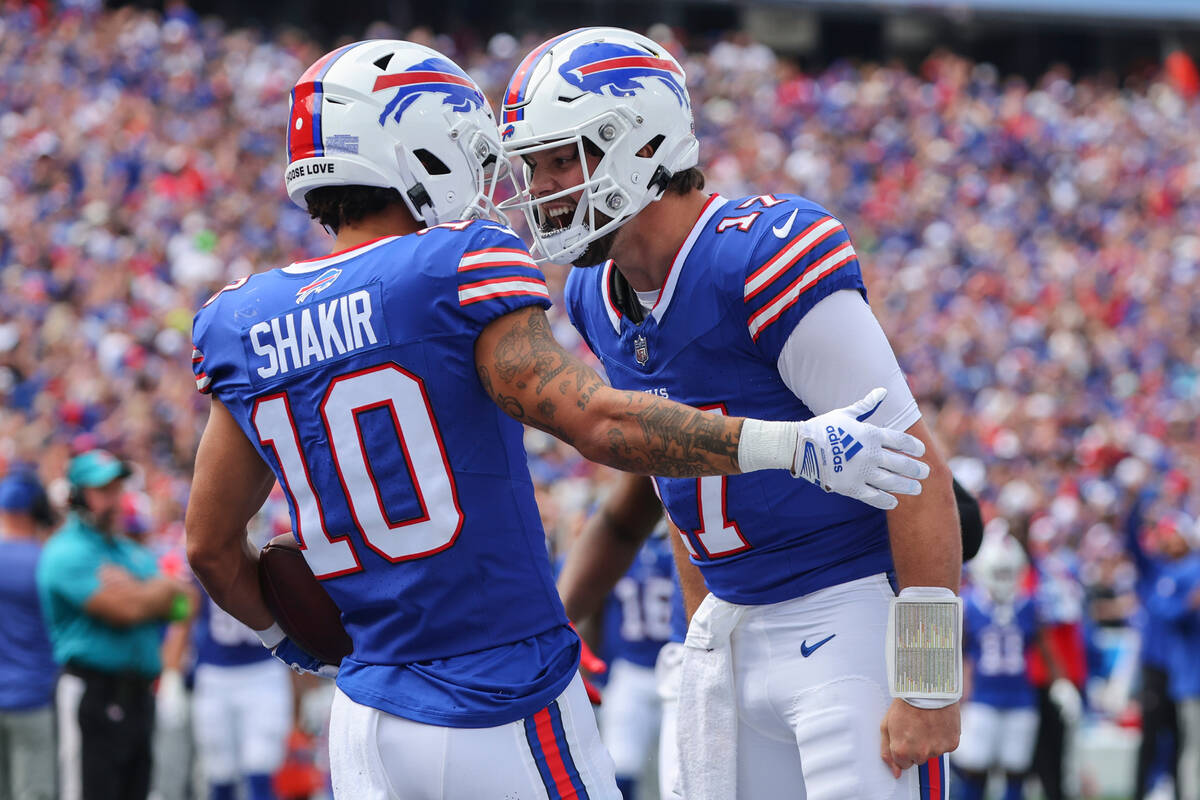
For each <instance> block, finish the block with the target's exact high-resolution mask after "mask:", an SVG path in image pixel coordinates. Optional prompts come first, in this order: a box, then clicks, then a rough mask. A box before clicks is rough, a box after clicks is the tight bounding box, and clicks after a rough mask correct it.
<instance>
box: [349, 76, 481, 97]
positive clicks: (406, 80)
mask: <svg viewBox="0 0 1200 800" xmlns="http://www.w3.org/2000/svg"><path fill="white" fill-rule="evenodd" d="M414 83H453V84H455V85H457V86H466V87H468V88H470V89H474V88H475V84H474V83H472V82H471V79H470V78H464V77H462V76H460V75H453V74H451V73H448V72H429V71H426V72H397V73H395V74H394V75H380V76H379V77H378V78H376V79H375V85H374V86H372V87H371V91H373V92H380V91H383V90H384V89H394V88H395V87H397V86H412V85H413V84H414Z"/></svg>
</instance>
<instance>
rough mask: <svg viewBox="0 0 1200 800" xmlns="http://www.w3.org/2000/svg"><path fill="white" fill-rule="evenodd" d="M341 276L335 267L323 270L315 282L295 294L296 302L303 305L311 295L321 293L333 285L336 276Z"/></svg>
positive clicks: (340, 272)
mask: <svg viewBox="0 0 1200 800" xmlns="http://www.w3.org/2000/svg"><path fill="white" fill-rule="evenodd" d="M341 274H342V271H341V270H340V269H338V268H337V267H330V268H329V269H327V270H325V271H324V272H322V273H321V274H320V275H319V276H318V277H317V279H316V280H315V281H313V282H311V283H309V284H307V285H305V286H302V287H301V288H300V289H299V291H297V292H296V302H297V303H303V302H304V301H305V300H307V299H308V298H310V297H312V296H313V295H315V294H320V293H321V292H323V291H325V290H326V289H328V288H329V287H330V286H331V285H332V284H333V282H334V281H336V280H337V279H338V276H339V275H341Z"/></svg>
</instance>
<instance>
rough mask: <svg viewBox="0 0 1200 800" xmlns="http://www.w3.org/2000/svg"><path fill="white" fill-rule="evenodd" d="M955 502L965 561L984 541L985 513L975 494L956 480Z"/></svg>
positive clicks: (968, 559)
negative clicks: (981, 510)
mask: <svg viewBox="0 0 1200 800" xmlns="http://www.w3.org/2000/svg"><path fill="white" fill-rule="evenodd" d="M954 502H955V504H956V505H957V506H958V524H959V527H960V528H961V529H962V545H963V563H966V562H967V561H970V560H971V559H972V558H974V557H975V554H976V553H978V552H979V545H980V544H982V543H983V514H982V513H980V510H979V501H978V500H976V499H975V497H974V495H972V494H971V493H970V492H968V491H967V490H966V489H964V488H963V485H962V484H961V483H959V482H958V479H957V478H956V479H955V480H954Z"/></svg>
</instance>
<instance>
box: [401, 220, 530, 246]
mask: <svg viewBox="0 0 1200 800" xmlns="http://www.w3.org/2000/svg"><path fill="white" fill-rule="evenodd" d="M417 236H419V237H422V238H425V237H428V238H429V239H432V240H434V241H438V242H439V243H443V244H446V245H449V246H455V247H460V248H462V249H463V250H464V251H466V250H473V249H479V248H483V247H511V248H514V249H518V250H522V251H524V252H525V253H526V254H528V253H529V248H528V247H526V246H525V243H524V242H523V241H521V237H519V236H517V234H516V233H515V232H514V231H513V229H512V228H510V227H508V226H507V225H503V224H501V223H499V222H495V221H493V220H487V219H467V220H459V221H457V222H443V223H441V224H439V225H431V226H430V227H428V228H425V229H424V230H421V231H418V232H417Z"/></svg>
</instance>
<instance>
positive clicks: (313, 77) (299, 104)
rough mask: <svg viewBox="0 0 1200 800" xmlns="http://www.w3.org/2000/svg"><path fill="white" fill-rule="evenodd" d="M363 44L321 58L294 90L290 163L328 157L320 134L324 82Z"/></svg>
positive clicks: (343, 48)
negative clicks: (335, 63) (325, 78)
mask: <svg viewBox="0 0 1200 800" xmlns="http://www.w3.org/2000/svg"><path fill="white" fill-rule="evenodd" d="M359 44H363V43H362V42H355V43H354V44H348V45H345V46H344V47H339V48H338V49H337V50H332V51H330V52H328V53H326V54H325V55H323V56H321V57H320V58H318V59H317V60H316V61H315V62H313V65H312V66H311V67H309V68H308V69H306V70H304V74H303V75H301V76H300V80H298V81H296V88H294V89H292V114H291V120H290V121H289V123H288V132H287V149H288V161H289V163H290V162H292V161H297V160H299V159H302V158H316V157H318V156H323V155H325V141H324V138H323V137H322V134H321V96H322V90H321V79H322V78H324V77H325V75H326V74H327V73H328V72H329V70H330V68H331V67H333V65H334V62H336V61H337V60H338V59H339V58H340V57H341V56H342V55H343V54H344V53H345V52H346V51H347V50H349V49H350V48H352V47H355V46H357V45H359Z"/></svg>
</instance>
